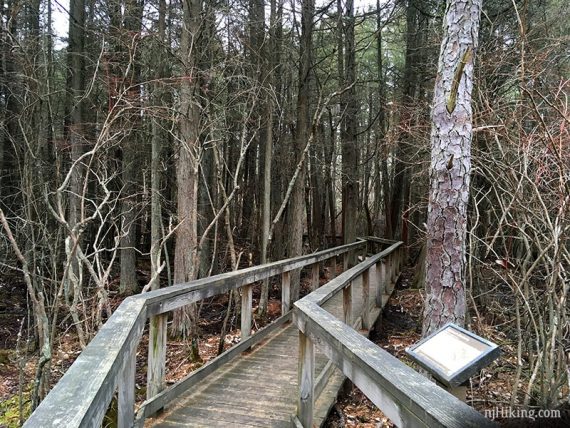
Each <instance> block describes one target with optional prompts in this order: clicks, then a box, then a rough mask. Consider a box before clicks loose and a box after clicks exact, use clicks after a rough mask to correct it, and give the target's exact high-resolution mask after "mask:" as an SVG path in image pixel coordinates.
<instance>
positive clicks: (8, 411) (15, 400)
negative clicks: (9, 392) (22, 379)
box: [0, 392, 31, 428]
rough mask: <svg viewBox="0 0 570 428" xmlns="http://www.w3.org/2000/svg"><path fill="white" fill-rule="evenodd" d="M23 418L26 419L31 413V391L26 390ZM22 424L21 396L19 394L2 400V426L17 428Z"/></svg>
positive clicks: (0, 412) (0, 424)
mask: <svg viewBox="0 0 570 428" xmlns="http://www.w3.org/2000/svg"><path fill="white" fill-rule="evenodd" d="M22 400H23V401H24V406H23V415H22V416H23V420H26V419H27V418H28V416H30V413H31V400H30V393H29V392H24V394H23V395H22ZM19 426H20V397H19V396H18V394H16V395H14V396H12V397H10V398H9V399H7V400H5V401H2V402H0V427H6V428H17V427H19Z"/></svg>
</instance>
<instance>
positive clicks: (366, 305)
mask: <svg viewBox="0 0 570 428" xmlns="http://www.w3.org/2000/svg"><path fill="white" fill-rule="evenodd" d="M370 269H372V268H370ZM370 269H366V270H365V271H364V272H362V328H363V329H365V330H368V329H370Z"/></svg>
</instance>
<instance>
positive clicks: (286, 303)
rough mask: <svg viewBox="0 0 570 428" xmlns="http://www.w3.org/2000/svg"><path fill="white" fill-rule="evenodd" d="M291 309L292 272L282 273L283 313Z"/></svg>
mask: <svg viewBox="0 0 570 428" xmlns="http://www.w3.org/2000/svg"><path fill="white" fill-rule="evenodd" d="M290 309H291V272H289V271H287V272H283V273H282V274H281V315H285V314H286V313H287V312H289V310H290Z"/></svg>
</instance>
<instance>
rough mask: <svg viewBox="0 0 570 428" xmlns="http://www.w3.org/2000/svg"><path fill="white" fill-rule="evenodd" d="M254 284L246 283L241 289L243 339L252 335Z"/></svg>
mask: <svg viewBox="0 0 570 428" xmlns="http://www.w3.org/2000/svg"><path fill="white" fill-rule="evenodd" d="M252 300H253V285H251V284H249V285H245V286H243V287H242V289H241V340H245V339H247V338H248V337H249V336H251V316H252V312H251V311H252Z"/></svg>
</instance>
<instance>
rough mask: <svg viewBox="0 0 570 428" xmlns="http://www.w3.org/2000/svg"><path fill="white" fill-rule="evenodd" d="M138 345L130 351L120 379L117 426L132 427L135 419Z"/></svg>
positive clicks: (122, 427)
mask: <svg viewBox="0 0 570 428" xmlns="http://www.w3.org/2000/svg"><path fill="white" fill-rule="evenodd" d="M136 355H137V353H136V347H135V348H133V350H132V351H131V352H129V354H128V356H127V359H126V361H125V366H124V367H123V371H122V373H121V378H120V379H119V387H118V399H117V426H118V427H119V428H130V427H132V426H133V422H134V420H135V369H136Z"/></svg>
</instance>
